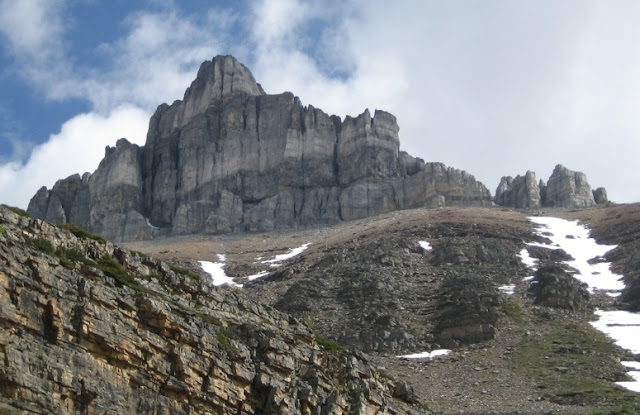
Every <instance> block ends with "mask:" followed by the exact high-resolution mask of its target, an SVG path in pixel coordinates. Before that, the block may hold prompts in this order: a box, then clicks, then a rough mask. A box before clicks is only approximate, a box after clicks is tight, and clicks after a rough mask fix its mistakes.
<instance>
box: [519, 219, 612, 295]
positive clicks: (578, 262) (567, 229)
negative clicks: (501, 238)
mask: <svg viewBox="0 0 640 415" xmlns="http://www.w3.org/2000/svg"><path fill="white" fill-rule="evenodd" d="M529 220H531V221H532V222H533V223H535V224H537V225H540V226H541V227H543V228H544V229H545V230H547V232H544V236H546V237H547V238H549V239H550V240H551V242H552V244H551V245H547V244H541V243H529V244H527V245H531V246H539V247H543V248H551V249H555V248H557V247H560V248H562V249H563V250H564V251H565V252H566V253H567V254H569V255H571V256H572V257H573V260H569V261H565V263H566V264H567V265H569V266H570V267H572V268H575V269H576V270H578V273H577V274H574V277H575V278H577V279H578V280H580V281H582V282H584V283H586V284H587V285H588V286H589V290H590V291H591V292H593V290H594V289H596V290H603V291H620V290H622V289H623V288H624V283H623V282H622V281H621V278H622V275H618V274H614V273H613V272H611V270H610V269H609V263H607V262H598V263H595V264H590V263H589V262H588V261H589V260H590V259H592V258H596V257H602V256H604V254H606V253H607V252H609V251H610V250H612V249H613V248H615V247H616V245H599V244H598V243H597V242H596V241H595V239H593V238H590V237H589V229H587V228H586V227H585V226H582V225H580V224H579V223H578V221H568V220H565V219H560V218H552V217H530V218H529Z"/></svg>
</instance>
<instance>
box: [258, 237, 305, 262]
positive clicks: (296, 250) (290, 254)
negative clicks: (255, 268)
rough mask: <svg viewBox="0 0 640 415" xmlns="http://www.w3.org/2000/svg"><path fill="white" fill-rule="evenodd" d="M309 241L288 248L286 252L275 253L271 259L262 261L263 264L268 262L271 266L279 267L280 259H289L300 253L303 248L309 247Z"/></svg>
mask: <svg viewBox="0 0 640 415" xmlns="http://www.w3.org/2000/svg"><path fill="white" fill-rule="evenodd" d="M309 245H311V242H307V243H306V244H304V245H302V246H299V247H297V248H293V249H290V250H289V251H288V252H286V253H284V254H280V255H276V256H275V258H273V259H268V260H266V261H262V263H263V264H270V265H271V266H272V267H279V266H280V265H282V264H281V262H282V261H286V260H287V259H291V258H293V257H294V256H296V255H300V254H301V253H302V252H303V251H304V250H305V249H307V248H309Z"/></svg>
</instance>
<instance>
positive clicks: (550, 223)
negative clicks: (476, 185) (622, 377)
mask: <svg viewBox="0 0 640 415" xmlns="http://www.w3.org/2000/svg"><path fill="white" fill-rule="evenodd" d="M529 219H530V220H531V221H532V222H534V223H536V224H538V225H540V226H541V227H543V228H544V229H545V230H546V231H545V232H544V233H542V235H543V236H545V237H547V238H549V239H550V240H551V241H552V245H546V244H540V243H535V244H534V243H532V244H528V245H532V246H541V247H543V248H551V249H555V248H556V247H560V248H562V249H563V250H564V251H565V252H566V253H567V254H569V255H571V256H572V257H573V258H574V259H573V260H571V261H565V263H566V264H568V265H569V266H571V267H572V268H575V269H576V270H578V273H577V274H574V275H573V276H574V277H575V278H577V279H578V280H580V281H582V282H585V283H587V285H588V286H589V291H593V290H594V289H598V290H603V291H607V293H606V294H607V295H610V296H612V297H617V296H619V295H620V291H621V290H622V289H623V288H624V283H623V282H622V280H621V279H622V275H617V274H614V273H613V272H611V270H610V269H609V265H610V264H609V263H607V262H602V261H596V263H594V264H589V262H588V261H589V260H590V259H593V258H598V259H602V257H603V256H604V255H605V254H606V253H607V252H609V251H610V250H612V249H613V248H615V247H616V245H598V244H597V242H596V241H595V240H594V239H592V238H590V237H589V230H588V229H587V228H586V227H584V226H581V225H579V224H578V221H567V220H564V219H559V218H550V217H531V218H529ZM534 282H535V281H534ZM595 314H596V315H597V316H598V320H597V321H593V322H591V325H592V326H593V327H595V328H596V329H597V330H599V331H601V332H603V333H604V334H606V335H607V336H609V337H610V338H611V339H612V340H613V342H614V343H615V344H617V345H618V346H620V347H622V348H623V349H627V350H629V351H631V352H632V353H634V354H638V353H640V336H638V335H637V333H638V328H639V327H640V314H638V313H631V312H629V311H622V310H612V311H603V310H596V312H595ZM623 364H625V366H627V367H629V368H632V369H636V370H632V371H630V372H629V375H630V376H631V377H632V378H633V379H634V380H635V381H633V382H616V383H617V384H618V385H620V386H622V387H624V388H627V389H629V390H631V391H634V392H640V371H638V370H637V369H640V362H623Z"/></svg>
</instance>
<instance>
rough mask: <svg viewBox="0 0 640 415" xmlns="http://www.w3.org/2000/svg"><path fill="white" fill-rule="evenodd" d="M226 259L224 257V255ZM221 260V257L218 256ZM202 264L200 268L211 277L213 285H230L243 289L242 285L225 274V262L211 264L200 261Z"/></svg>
mask: <svg viewBox="0 0 640 415" xmlns="http://www.w3.org/2000/svg"><path fill="white" fill-rule="evenodd" d="M222 257H223V258H224V255H222ZM218 258H220V255H218ZM198 262H200V267H201V268H202V270H203V271H204V272H206V273H207V274H209V275H211V281H212V282H213V285H224V284H229V285H232V286H234V287H242V285H241V284H236V283H235V282H234V281H233V278H231V277H229V276H227V274H225V272H224V262H209V261H198Z"/></svg>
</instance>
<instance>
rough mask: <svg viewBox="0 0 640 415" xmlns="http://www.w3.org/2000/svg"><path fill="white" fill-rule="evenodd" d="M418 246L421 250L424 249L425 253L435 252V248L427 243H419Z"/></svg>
mask: <svg viewBox="0 0 640 415" xmlns="http://www.w3.org/2000/svg"><path fill="white" fill-rule="evenodd" d="M418 245H420V248H422V249H424V250H425V251H431V250H433V247H432V246H431V244H430V243H429V242H427V241H418Z"/></svg>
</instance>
